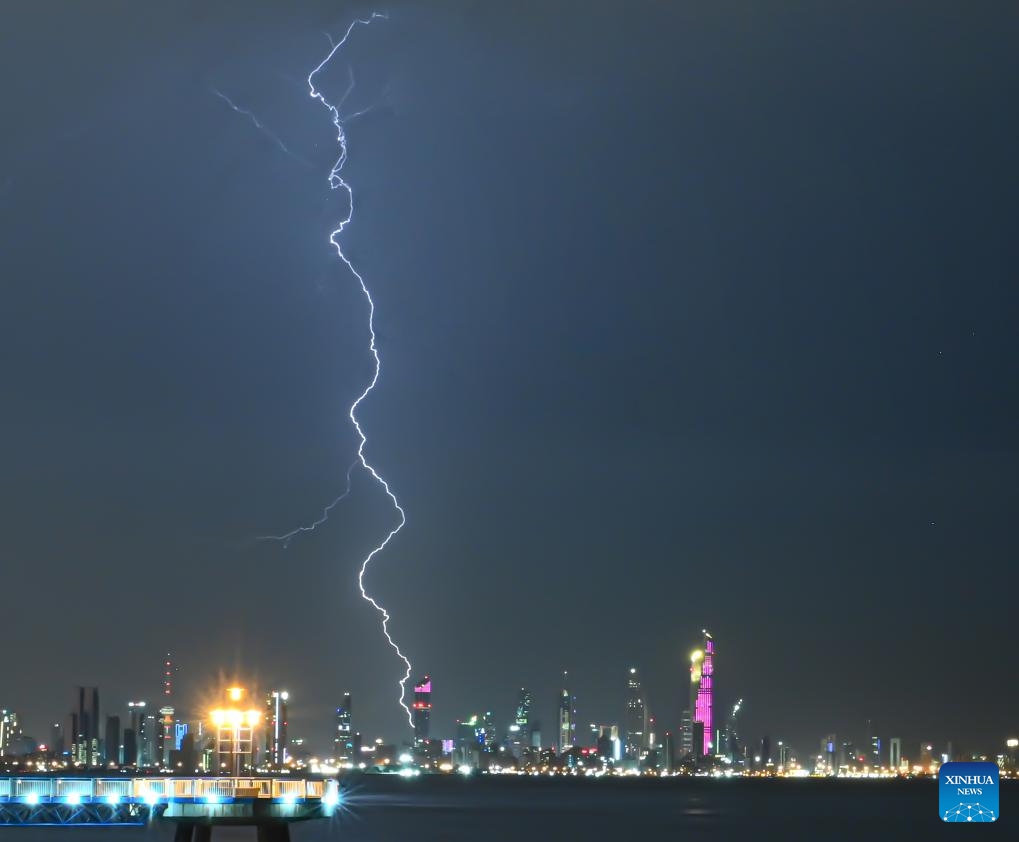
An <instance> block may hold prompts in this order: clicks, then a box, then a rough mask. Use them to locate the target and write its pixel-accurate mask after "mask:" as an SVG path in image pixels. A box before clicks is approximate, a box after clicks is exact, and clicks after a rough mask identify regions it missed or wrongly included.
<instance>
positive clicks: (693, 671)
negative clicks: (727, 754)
mask: <svg viewBox="0 0 1019 842" xmlns="http://www.w3.org/2000/svg"><path fill="white" fill-rule="evenodd" d="M703 634H704V647H703V649H699V650H697V651H696V652H694V653H693V655H691V657H690V660H691V666H690V678H691V683H692V685H693V686H692V687H691V690H693V691H695V693H696V695H694V699H693V722H695V723H700V727H699V728H696V729H695V733H696V734H697V735H698V736H699V737H701V734H703V736H702V737H701V740H702V744H701V745H699V746H694V751H695V752H696V753H697V754H699V755H700V756H701V757H705V756H708V755H711V754H713V753H714V751H713V748H714V736H715V720H714V716H713V709H714V700H715V687H714V683H715V641H714V640H713V639H712V637H711V635H710V634H709V633H708V631H707V629H705V630H704V631H703Z"/></svg>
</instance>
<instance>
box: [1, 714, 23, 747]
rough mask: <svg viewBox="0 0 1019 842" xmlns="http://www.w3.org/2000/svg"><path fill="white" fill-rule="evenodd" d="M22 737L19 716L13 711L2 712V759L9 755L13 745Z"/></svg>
mask: <svg viewBox="0 0 1019 842" xmlns="http://www.w3.org/2000/svg"><path fill="white" fill-rule="evenodd" d="M20 736H21V727H20V726H19V725H18V715H17V714H16V713H15V712H14V711H12V710H0V757H3V756H4V755H5V754H7V751H8V749H9V748H10V746H11V743H13V742H14V741H15V740H16V739H17V738H18V737H20Z"/></svg>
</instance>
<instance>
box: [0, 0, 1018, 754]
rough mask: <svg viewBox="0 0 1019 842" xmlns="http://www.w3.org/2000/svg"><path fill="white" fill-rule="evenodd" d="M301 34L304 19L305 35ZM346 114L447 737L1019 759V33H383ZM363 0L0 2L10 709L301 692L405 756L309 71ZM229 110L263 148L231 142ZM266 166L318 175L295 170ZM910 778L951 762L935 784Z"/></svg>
mask: <svg viewBox="0 0 1019 842" xmlns="http://www.w3.org/2000/svg"><path fill="white" fill-rule="evenodd" d="M284 6H285V7H286V8H284ZM385 10H386V11H388V12H389V15H390V17H389V20H388V21H385V22H378V23H375V24H372V26H370V27H367V28H359V29H357V30H356V31H355V34H354V36H353V37H352V40H351V42H350V44H349V45H348V47H349V48H345V49H344V50H343V52H342V53H340V54H338V56H337V57H336V59H334V61H333V63H332V64H331V65H330V66H329V68H328V69H327V71H326V72H324V73H323V74H322V75H321V76H320V77H318V82H319V87H320V88H322V90H323V91H324V93H325V94H326V96H327V97H329V98H331V99H334V100H335V99H338V98H339V97H340V96H341V95H342V93H343V91H344V90H345V89H346V87H347V84H348V80H349V75H348V74H349V73H350V72H353V75H354V78H355V80H356V88H355V90H354V92H353V94H352V95H351V97H350V99H349V100H348V101H347V103H346V104H345V111H347V112H353V111H357V110H360V109H363V108H369V109H370V110H369V111H368V113H366V114H365V115H364V116H362V117H359V118H357V119H355V120H352V121H351V122H350V123H349V124H348V126H347V135H348V140H349V145H350V159H349V163H348V165H347V167H346V169H345V170H344V175H345V177H346V178H347V180H348V181H349V182H350V183H351V184H352V185H353V188H354V192H355V198H356V210H355V215H354V220H353V222H352V224H351V226H350V227H349V228H348V229H347V233H346V235H345V237H344V244H345V248H346V251H347V254H348V255H349V256H350V257H351V258H352V259H353V260H354V261H355V264H356V265H357V267H358V268H359V270H360V271H361V272H362V273H363V274H364V276H365V278H366V280H367V281H368V283H369V285H370V286H371V289H372V291H373V294H374V296H375V302H376V305H377V308H378V310H377V320H376V328H377V332H378V342H379V346H380V349H381V353H382V355H383V372H382V378H381V380H380V381H379V384H378V387H377V389H376V390H375V391H374V393H373V394H372V395H371V397H370V398H369V399H368V400H367V401H366V402H365V403H364V404H363V407H362V411H361V419H362V421H363V423H364V426H365V429H366V431H367V433H368V436H369V442H368V449H367V453H368V456H369V459H370V460H371V461H372V462H373V463H374V464H375V465H376V466H377V468H378V469H379V470H380V471H381V472H382V473H383V474H384V475H385V476H386V478H387V479H388V480H390V482H391V483H392V487H393V489H394V490H395V491H396V492H397V494H398V495H399V497H400V500H401V502H402V503H403V504H404V506H405V508H406V510H407V516H408V522H407V526H406V528H405V530H404V531H403V532H401V533H400V534H399V536H398V537H397V538H396V539H394V541H393V543H392V544H391V545H390V547H389V548H388V549H387V550H386V552H385V553H384V554H382V555H380V556H378V557H377V560H376V562H375V564H374V566H373V567H372V568H370V574H369V577H368V585H369V589H370V590H371V591H372V592H373V593H374V594H375V595H376V596H377V597H378V598H379V599H380V600H381V601H382V602H384V603H385V604H386V605H387V606H388V607H389V608H390V610H391V612H392V614H393V621H392V631H393V633H394V635H395V636H396V638H397V639H398V640H399V641H400V642H401V643H402V644H403V645H404V647H405V649H406V650H407V652H408V654H409V655H410V656H411V658H412V660H413V661H414V664H415V673H416V674H420V673H424V672H426V671H427V672H430V673H431V674H432V675H433V677H434V680H435V694H434V698H433V701H434V705H435V708H434V711H433V734H434V735H443V734H450V733H451V732H452V730H453V721H454V719H456V718H458V717H462V716H464V715H467V714H470V713H472V712H476V711H479V710H484V709H491V710H493V711H495V714H496V719H497V721H498V722H499V723H500V724H503V723H505V722H506V721H508V719H509V717H510V716H511V714H512V708H513V704H514V702H515V694H516V691H517V689H518V688H519V687H520V686H521V685H526V686H527V687H529V688H531V690H532V692H533V693H534V696H535V703H536V713H537V715H538V717H539V718H540V719H541V721H542V723H543V726H544V729H543V730H544V736H545V742H546V743H549V742H551V741H552V740H553V739H554V726H555V723H554V713H555V710H554V705H555V697H556V693H557V691H558V689H559V687H560V686H561V685H560V673H561V671H562V670H563V669H564V668H568V669H569V670H570V673H571V676H572V677H573V681H572V686H573V689H574V690H575V692H576V693H577V696H578V710H579V719H580V722H581V729H582V730H583V731H584V732H585V733H586V723H588V722H594V721H598V722H621V721H622V717H623V704H624V697H625V682H626V675H627V672H628V668H629V667H630V666H631V665H636V666H638V667H640V669H641V672H642V674H643V677H644V681H645V687H646V689H647V695H648V698H649V700H650V704H651V709H652V713H653V714H655V715H656V716H657V718H658V720H659V722H660V723H661V724H662V725H663V726H665V727H670V728H674V727H676V726H677V725H678V720H679V711H680V709H681V708H682V707H683V706H684V699H685V694H686V691H687V685H688V678H687V672H686V670H687V667H688V665H689V661H688V653H689V651H690V650H691V649H692V648H693V646H694V645H695V644H696V643H697V640H698V634H699V632H700V630H701V628H703V627H707V628H709V629H710V630H711V631H712V632H713V633H714V635H715V638H716V640H717V647H718V653H719V654H718V657H717V662H716V669H717V687H718V692H719V707H720V708H721V707H727V706H728V705H729V704H731V703H732V701H733V700H734V699H735V698H736V697H738V696H742V697H743V698H744V699H745V700H746V701H745V711H746V717H745V726H744V728H743V732H744V735H745V736H747V737H748V738H758V737H760V736H762V735H764V734H768V735H770V736H771V738H772V741H773V743H774V741H776V740H778V739H785V740H787V741H790V742H792V743H793V745H794V746H796V747H797V748H799V749H800V751H801V753H803V754H806V753H809V752H811V751H813V750H815V749H816V746H817V741H818V739H819V738H820V737H821V736H822V735H823V734H825V733H828V732H837V733H838V734H840V735H842V734H846V735H849V736H854V735H855V736H857V737H860V738H862V736H863V734H864V728H865V725H864V723H865V720H866V719H867V718H871V719H873V720H874V723H875V728H876V730H877V731H878V733H880V734H882V735H885V736H900V737H902V738H903V750H904V753H905V754H906V755H907V756H912V754H911V751H912V748H913V747H914V746H915V745H916V743H917V742H918V741H919V740H921V739H937V740H941V739H951V740H953V741H954V743H955V745H956V746H957V747H958V746H968V747H974V748H988V749H992V748H995V747H997V746H999V744H1000V741H1001V740H1003V739H1004V738H1005V737H1006V736H1010V735H1012V733H1013V731H1014V730H1015V729H1016V728H1017V727H1019V723H1017V722H1016V720H1015V718H1014V704H1013V703H1012V700H1014V698H1015V695H1016V693H1017V692H1019V678H1017V670H1016V656H1015V651H1016V644H1017V642H1019V641H1017V637H1019V635H1017V633H1016V630H1015V629H1016V625H1015V619H1014V617H1011V616H1010V612H1011V610H1012V608H1013V607H1014V605H1015V592H1016V587H1017V585H1019V581H1017V580H1019V576H1017V573H1016V569H1015V561H1016V540H1015V534H1016V532H1015V530H1016V522H1017V518H1019V493H1017V490H1016V477H1017V476H1019V394H1017V385H1019V354H1017V349H1016V337H1017V331H1016V324H1017V317H1019V288H1017V284H1016V267H1017V264H1019V237H1017V236H1016V231H1017V221H1019V157H1017V155H1016V142H1017V140H1016V139H1017V137H1019V116H1017V113H1019V112H1017V110H1016V107H1015V105H1016V102H1017V101H1019V52H1017V51H1016V49H1015V44H1016V38H1017V36H1019V12H1017V9H1016V6H1015V4H1014V3H1006V2H1001V3H996V2H990V0H989V1H988V2H981V3H961V2H954V3H938V2H928V3H924V4H888V3H884V2H875V3H851V4H850V3H842V4H815V3H806V2H804V3H779V2H773V3H758V2H744V3H694V2H674V3H665V2H626V3H623V2H615V3H607V2H567V1H566V0H555V1H554V2H537V0H528V2H520V0H516V1H515V2H513V3H502V4H497V3H494V2H468V0H461V1H460V2H444V3H438V4H436V3H410V2H403V3H396V2H394V3H391V4H390V5H389V6H388V7H386V9H385ZM370 11H371V7H368V6H353V5H350V4H348V3H345V2H337V1H336V0H334V2H299V3H293V4H281V3H261V4H255V3H247V2H246V3H218V4H208V3H206V2H197V0H196V1H195V2H176V3H169V2H165V3H136V2H130V3H129V2H121V3H113V2H104V3H102V4H84V3H77V2H67V1H65V2H62V3H56V2H51V3H37V2H30V0H20V1H19V2H15V3H13V4H11V3H8V4H7V5H6V6H5V15H4V17H5V24H6V25H5V26H4V27H3V30H4V35H3V39H2V48H0V79H2V83H0V84H2V86H3V122H2V132H0V167H2V168H0V231H2V234H0V279H2V282H3V297H2V304H0V377H2V384H3V402H2V408H3V409H2V414H0V417H2V422H0V423H2V428H0V430H2V436H0V526H2V535H3V540H2V541H0V564H2V570H3V628H4V630H5V635H4V637H5V640H6V646H5V652H6V655H5V657H4V667H3V670H2V673H0V707H6V708H13V709H15V710H18V711H22V712H23V716H24V719H25V724H26V726H27V728H28V730H29V731H32V732H35V734H36V736H39V737H43V738H45V737H48V733H47V725H48V723H49V722H51V721H54V720H55V719H56V718H63V716H64V715H65V714H66V712H67V710H69V708H70V704H71V692H72V688H73V686H74V685H76V684H87V685H98V686H99V687H100V689H101V693H102V698H103V704H104V706H105V707H106V708H107V710H108V711H109V712H117V711H118V710H121V711H122V709H123V708H124V705H125V704H126V701H127V700H128V699H134V698H149V699H154V698H155V697H156V695H157V693H158V689H159V681H160V665H161V658H162V654H163V653H164V652H165V651H167V650H171V651H172V652H173V653H174V656H175V658H176V660H177V661H178V663H179V665H180V674H179V684H178V686H179V700H178V705H179V706H180V707H181V708H183V709H185V710H186V709H187V708H189V707H191V706H197V705H198V704H199V700H200V699H201V698H202V697H203V695H204V694H206V692H207V689H208V688H210V687H211V686H213V685H214V684H215V683H216V682H217V681H218V679H219V676H220V674H223V675H225V676H227V677H232V676H234V675H236V676H239V677H240V678H241V679H242V680H244V681H246V682H248V683H250V684H252V685H253V686H259V687H266V686H268V685H269V684H270V683H272V684H277V685H281V686H285V687H287V688H288V689H289V690H290V692H291V694H292V696H293V698H294V703H293V705H292V710H291V722H292V727H291V732H292V733H296V734H304V735H306V736H308V737H310V738H312V739H313V740H322V741H324V740H325V739H326V738H328V737H330V735H331V731H330V729H331V727H332V721H331V713H332V710H333V709H334V708H335V706H336V704H337V703H338V702H339V701H340V698H341V694H342V692H343V691H345V690H349V691H351V692H353V694H354V714H355V727H357V728H358V729H359V730H361V731H363V732H364V733H365V734H366V736H368V737H374V736H375V735H377V734H384V735H386V736H387V737H389V738H391V739H402V738H404V737H406V736H409V731H408V730H407V729H406V727H405V722H403V720H402V718H401V717H402V714H401V711H400V710H399V708H398V707H397V705H396V701H395V682H396V680H397V678H398V677H399V675H400V671H401V668H400V664H399V662H398V661H397V659H396V658H395V657H394V656H393V654H392V652H391V651H390V650H389V649H388V648H387V646H386V644H385V641H384V639H383V638H382V635H381V633H380V631H379V628H378V618H377V615H376V614H375V613H374V612H373V611H372V610H371V609H370V608H369V607H368V606H367V605H366V604H365V603H364V602H362V601H361V599H360V597H359V596H358V593H357V590H356V581H355V576H356V570H357V567H358V565H359V564H360V561H361V559H362V558H363V556H364V554H365V553H367V552H368V551H369V550H370V549H371V548H372V547H373V546H374V545H375V543H377V542H378V540H380V539H381V538H382V537H383V536H384V535H385V533H386V532H387V531H388V529H390V528H391V527H392V525H394V523H395V515H394V512H393V510H392V509H391V507H389V506H388V505H387V501H386V498H385V497H384V495H383V494H382V492H381V490H380V489H379V488H378V487H377V486H376V485H374V484H373V483H372V482H370V481H369V479H368V478H366V476H365V475H364V474H363V473H358V472H355V474H354V479H353V488H352V494H351V496H350V498H349V499H348V500H345V501H344V502H342V503H341V504H340V505H339V506H337V508H336V509H334V511H333V513H332V517H331V519H330V521H329V522H328V524H327V525H326V526H325V527H324V528H321V529H319V530H318V531H316V532H315V533H314V534H312V535H309V536H305V537H301V538H299V539H296V540H294V541H293V542H291V544H290V545H289V546H288V547H286V548H284V547H283V546H281V545H280V544H276V543H259V542H257V541H255V540H253V539H254V537H255V536H259V535H264V534H267V533H279V532H285V531H288V530H290V529H292V528H294V527H296V526H299V525H301V524H303V523H308V522H310V521H313V520H315V519H316V518H317V517H318V516H319V514H320V513H321V509H322V507H323V506H324V505H325V504H326V503H328V502H329V501H330V500H331V499H333V498H334V497H335V496H336V495H337V494H339V493H340V492H342V490H343V486H344V474H345V472H346V470H347V467H348V465H349V464H350V463H351V461H352V459H353V458H354V451H355V448H356V437H355V435H354V432H353V430H352V429H351V426H350V424H349V422H348V420H347V419H346V411H347V408H348V406H349V404H350V402H351V401H352V400H353V399H354V398H355V397H356V395H357V394H358V392H359V391H360V390H361V389H362V388H363V386H364V384H365V382H366V380H367V378H369V377H370V375H371V358H370V357H369V355H368V352H367V341H368V334H367V308H366V304H365V301H364V299H363V297H362V296H361V294H360V291H359V289H358V287H357V285H356V281H355V279H354V278H353V277H352V276H351V275H350V273H349V272H348V271H346V269H345V268H344V267H343V265H342V264H341V263H340V262H339V261H338V260H337V258H336V255H335V253H334V252H333V251H332V249H331V248H330V247H329V245H328V243H327V237H328V234H329V232H330V231H331V230H332V228H333V227H334V223H335V222H336V220H338V219H339V218H341V217H342V216H343V215H344V213H345V210H346V207H345V201H344V200H345V195H344V194H343V193H342V192H340V191H337V192H331V191H330V190H329V189H328V184H327V182H326V176H327V174H328V171H329V168H330V167H331V165H332V163H333V161H334V160H335V158H336V155H337V151H338V150H337V147H336V143H335V140H336V135H335V131H334V129H333V127H332V126H331V125H330V122H329V115H328V113H327V112H326V110H325V109H324V108H323V107H322V106H321V105H319V104H318V103H316V102H314V101H313V100H312V99H310V97H309V96H308V95H307V88H306V83H305V78H306V76H307V74H308V72H309V71H310V70H311V69H312V68H313V67H314V66H315V65H316V64H318V62H319V61H321V60H322V59H323V58H324V57H325V55H326V54H327V53H328V50H329V41H328V38H327V35H326V33H329V34H331V35H332V36H334V37H336V36H339V35H341V34H342V32H343V30H344V29H345V28H346V26H347V24H348V23H349V21H350V20H351V19H352V17H354V15H355V14H361V15H363V14H365V13H367V12H370ZM214 89H215V90H219V91H221V92H223V93H224V94H226V95H228V96H229V97H230V98H231V99H232V100H233V101H234V102H235V103H236V104H237V105H238V106H240V107H243V108H245V109H249V110H250V111H251V112H252V113H253V114H254V115H256V117H257V119H258V121H259V122H260V123H261V124H262V125H264V126H265V128H266V131H260V130H259V129H258V128H257V127H256V126H255V125H254V123H253V122H252V120H250V119H249V118H247V117H245V116H243V115H241V114H238V113H236V112H234V111H232V110H231V109H230V108H229V107H228V106H227V104H226V103H225V102H224V101H223V100H222V99H220V98H219V97H217V96H216V95H215V93H214ZM267 132H271V134H272V135H275V136H276V137H278V138H279V140H280V141H281V142H282V143H283V145H285V146H286V148H287V149H288V150H289V152H290V154H286V153H284V152H283V150H282V148H281V147H280V146H279V145H278V144H277V142H276V141H275V140H274V139H273V137H271V136H270V135H269V134H268V133H267ZM913 754H915V751H913Z"/></svg>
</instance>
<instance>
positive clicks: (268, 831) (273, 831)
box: [258, 822, 290, 842]
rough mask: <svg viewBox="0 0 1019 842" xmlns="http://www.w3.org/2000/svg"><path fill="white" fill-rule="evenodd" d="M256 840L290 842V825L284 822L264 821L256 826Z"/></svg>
mask: <svg viewBox="0 0 1019 842" xmlns="http://www.w3.org/2000/svg"><path fill="white" fill-rule="evenodd" d="M258 842H290V825H288V824H287V823H286V822H266V823H265V824H260V825H259V826H258Z"/></svg>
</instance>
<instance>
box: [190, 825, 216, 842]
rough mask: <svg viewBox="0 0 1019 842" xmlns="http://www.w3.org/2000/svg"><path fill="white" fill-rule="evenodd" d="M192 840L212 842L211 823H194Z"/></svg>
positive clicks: (195, 841)
mask: <svg viewBox="0 0 1019 842" xmlns="http://www.w3.org/2000/svg"><path fill="white" fill-rule="evenodd" d="M194 842H212V825H211V824H199V825H195V838H194Z"/></svg>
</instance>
